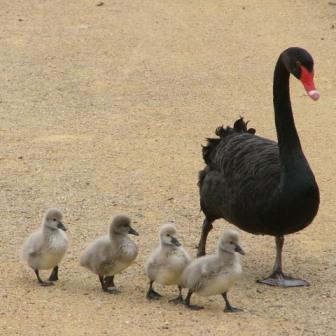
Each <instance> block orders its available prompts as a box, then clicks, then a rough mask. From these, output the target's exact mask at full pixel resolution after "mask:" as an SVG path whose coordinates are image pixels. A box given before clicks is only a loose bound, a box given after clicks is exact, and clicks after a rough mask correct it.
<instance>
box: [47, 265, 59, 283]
mask: <svg viewBox="0 0 336 336" xmlns="http://www.w3.org/2000/svg"><path fill="white" fill-rule="evenodd" d="M57 280H58V265H57V266H55V267H54V268H53V270H52V272H51V274H50V276H49V281H57Z"/></svg>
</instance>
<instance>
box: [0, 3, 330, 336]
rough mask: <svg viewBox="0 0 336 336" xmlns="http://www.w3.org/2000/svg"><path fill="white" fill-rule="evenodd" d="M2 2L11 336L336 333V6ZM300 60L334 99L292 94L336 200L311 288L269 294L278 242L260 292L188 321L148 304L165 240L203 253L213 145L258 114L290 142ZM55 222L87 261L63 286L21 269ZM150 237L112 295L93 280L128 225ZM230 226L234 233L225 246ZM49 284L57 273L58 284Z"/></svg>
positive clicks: (251, 248) (0, 309)
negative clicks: (202, 196)
mask: <svg viewBox="0 0 336 336" xmlns="http://www.w3.org/2000/svg"><path fill="white" fill-rule="evenodd" d="M104 2H105V4H104V5H103V6H100V7H98V6H96V4H97V3H99V1H98V0H95V1H92V0H81V1H66V0H54V1H47V0H45V1H43V0H30V1H28V0H18V1H10V0H2V1H1V4H0V25H1V30H0V72H1V76H0V78H1V80H0V118H1V124H0V135H1V143H0V167H1V176H0V186H1V193H0V204H1V235H0V243H1V254H0V260H1V266H0V281H1V287H0V298H1V306H0V334H1V335H49V336H52V335H63V336H67V335H105V334H108V335H133V334H136V335H158V334H163V335H175V334H180V335H234V336H236V335H258V336H262V335H336V324H335V311H336V302H335V300H336V299H335V294H336V293H335V278H336V269H335V266H336V262H335V240H336V219H335V215H336V211H335V199H336V191H335V179H334V172H335V167H336V159H335V147H336V140H335V133H336V128H335V124H336V113H335V112H336V93H335V85H336V77H335V73H336V66H335V56H336V28H334V29H333V28H332V25H334V27H335V26H336V6H334V5H332V4H329V3H328V1H322V0H320V1H294V0H293V1H289V0H288V1H261V0H253V1H252V0H251V1H240V0H239V1H219V0H213V1H212V0H209V1H196V0H195V1H187V0H179V1H166V0H158V1H149V0H123V1H120V0H118V1H112V0H105V1H104ZM289 46H301V47H304V48H306V49H308V50H309V51H310V52H311V54H312V55H313V56H314V59H315V63H316V84H317V87H318V89H319V90H320V92H321V99H320V101H318V102H313V101H312V100H310V99H309V98H307V97H306V94H305V92H304V90H303V88H302V86H301V84H300V83H299V82H297V81H296V80H293V79H292V85H291V86H292V100H293V109H294V112H295V120H296V125H297V128H298V131H299V134H300V137H301V142H302V145H303V148H304V151H305V154H306V156H307V158H308V159H309V161H310V163H311V166H312V168H313V170H314V172H315V174H316V178H317V180H318V183H319V185H320V190H321V206H320V211H319V213H318V216H317V217H316V219H315V221H314V223H313V224H312V225H311V226H310V227H308V228H307V229H305V230H304V231H302V232H300V233H298V234H295V235H291V236H289V237H288V239H287V241H286V244H285V252H284V261H285V270H287V271H288V272H289V273H292V274H295V275H297V276H302V277H305V278H306V279H307V280H308V281H310V282H311V287H310V288H297V289H289V290H288V289H287V290H284V289H278V288H270V287H265V286H262V285H258V284H256V283H255V279H257V278H259V277H262V276H263V275H265V274H267V272H268V271H270V269H271V267H272V264H273V258H274V242H273V239H272V238H271V237H266V236H264V237H262V236H260V237H259V236H253V235H250V234H247V233H245V232H242V233H241V238H242V246H243V247H244V249H245V250H246V252H247V254H246V256H245V257H244V259H243V264H244V277H243V279H242V281H241V282H240V283H239V284H238V285H237V286H236V287H235V288H234V289H233V290H232V292H231V293H230V299H231V302H232V304H234V305H236V306H238V307H241V308H244V312H243V313H240V314H224V313H223V312H222V309H223V302H222V298H221V297H213V298H210V299H208V298H200V297H196V296H195V298H194V302H195V303H198V304H203V305H204V306H205V309H204V310H203V311H199V312H193V311H188V310H187V309H186V308H184V307H181V306H177V307H176V306H174V305H172V304H170V303H168V300H169V299H171V298H173V297H174V295H175V288H158V290H159V291H160V292H161V293H162V294H164V295H165V297H164V298H163V299H162V301H161V302H153V303H148V302H147V301H146V299H145V292H146V289H147V279H146V277H145V275H144V270H143V264H144V261H145V258H146V256H147V255H148V254H149V252H150V250H151V249H152V248H153V247H154V246H155V245H156V244H157V235H158V233H157V232H158V227H159V225H160V224H162V223H164V222H167V221H174V222H175V223H176V226H177V228H178V230H179V233H180V236H181V238H182V239H181V240H182V241H183V242H184V245H185V246H186V248H187V249H188V251H189V252H190V253H191V254H192V255H195V250H194V247H195V245H196V243H197V241H198V238H199V234H200V227H201V223H202V220H203V216H202V214H201V213H200V212H199V197H198V189H197V185H196V182H197V173H198V171H199V170H200V169H201V168H202V167H203V161H202V157H201V144H204V143H205V142H204V139H205V138H206V137H208V136H212V135H213V134H214V130H215V128H216V127H217V126H219V125H221V124H225V125H227V124H232V123H233V121H234V120H235V119H236V118H237V117H238V116H239V115H243V116H245V117H246V118H247V119H249V120H251V123H250V125H251V127H255V128H256V129H257V133H258V134H260V135H263V136H265V137H270V138H272V139H275V136H276V135H275V128H274V119H273V112H272V111H273V107H272V76H273V68H274V64H275V61H276V58H277V57H278V55H279V53H280V52H281V51H282V50H283V49H285V48H287V47H289ZM51 206H57V207H59V208H61V209H62V210H63V211H64V222H65V223H66V224H68V226H69V231H68V233H69V236H70V239H71V247H70V249H69V253H68V254H67V256H66V258H65V259H64V261H63V263H62V264H61V266H60V281H59V282H58V283H57V285H56V286H54V287H53V288H51V287H48V288H42V287H40V286H38V285H37V282H36V279H35V277H34V274H33V272H32V271H31V270H30V269H28V268H27V267H26V266H25V265H24V264H23V263H22V262H21V261H20V258H19V255H20V249H21V246H22V243H23V241H24V239H25V238H26V237H27V235H28V234H29V233H30V232H32V231H33V230H35V229H36V228H37V227H38V226H39V224H40V221H41V216H42V214H43V212H44V211H45V210H46V209H47V208H48V207H51ZM119 212H126V213H128V214H129V215H130V216H131V217H132V219H133V223H134V227H135V228H136V229H137V230H138V231H139V232H140V234H141V236H139V237H137V238H136V240H137V242H138V243H139V246H140V255H139V257H138V259H137V263H136V264H135V265H133V267H131V268H129V269H128V270H127V271H125V272H124V273H123V274H121V275H120V276H117V277H116V284H117V285H118V287H119V288H120V290H121V291H122V292H121V294H120V295H118V296H111V295H108V294H105V293H103V292H102V291H101V290H100V287H99V283H98V280H97V279H96V277H95V276H94V275H93V274H90V273H88V272H86V271H85V270H84V269H82V268H81V267H80V266H79V264H78V256H79V254H80V252H81V251H82V249H83V248H84V247H85V246H86V245H87V244H88V242H89V241H91V240H92V239H94V238H96V237H97V236H99V235H101V234H102V233H105V231H106V227H107V224H108V222H109V221H110V219H111V217H112V216H113V215H114V214H117V213H119ZM228 226H229V225H228V224H227V223H225V222H224V221H218V222H216V224H215V229H214V230H213V232H211V234H210V237H209V241H208V251H209V252H211V251H213V250H214V248H215V244H216V241H217V238H218V236H219V234H220V233H221V232H222V231H223V229H224V227H228ZM46 276H47V273H43V277H46Z"/></svg>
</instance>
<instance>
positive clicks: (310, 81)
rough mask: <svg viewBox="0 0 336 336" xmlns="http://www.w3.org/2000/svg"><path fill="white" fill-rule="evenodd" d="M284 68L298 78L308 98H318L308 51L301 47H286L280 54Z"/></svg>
mask: <svg viewBox="0 0 336 336" xmlns="http://www.w3.org/2000/svg"><path fill="white" fill-rule="evenodd" d="M281 59H282V61H283V64H284V65H285V67H286V69H287V70H288V71H289V72H290V73H291V74H292V75H293V76H294V77H296V78H297V79H299V80H300V81H301V82H302V84H303V86H304V88H305V90H306V91H307V93H308V95H309V96H310V98H312V99H313V100H318V99H319V98H320V94H319V92H318V91H317V90H316V88H315V84H314V60H313V58H312V56H311V55H310V54H309V52H308V51H306V50H304V49H302V48H288V49H286V50H285V51H284V52H283V53H282V54H281Z"/></svg>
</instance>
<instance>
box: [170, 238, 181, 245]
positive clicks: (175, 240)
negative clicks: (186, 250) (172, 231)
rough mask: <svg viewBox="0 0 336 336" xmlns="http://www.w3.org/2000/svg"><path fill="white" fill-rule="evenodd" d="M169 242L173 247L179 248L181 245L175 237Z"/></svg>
mask: <svg viewBox="0 0 336 336" xmlns="http://www.w3.org/2000/svg"><path fill="white" fill-rule="evenodd" d="M171 241H172V243H173V244H174V245H175V246H181V243H180V242H179V241H178V240H177V239H176V238H175V237H172V239H171Z"/></svg>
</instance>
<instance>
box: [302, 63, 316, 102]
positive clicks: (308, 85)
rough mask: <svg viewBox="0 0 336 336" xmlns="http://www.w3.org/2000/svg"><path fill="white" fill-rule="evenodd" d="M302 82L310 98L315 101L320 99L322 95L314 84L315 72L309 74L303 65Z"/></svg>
mask: <svg viewBox="0 0 336 336" xmlns="http://www.w3.org/2000/svg"><path fill="white" fill-rule="evenodd" d="M300 80H301V82H302V84H303V86H304V88H305V90H306V91H307V93H308V96H309V97H310V98H311V99H313V100H318V99H319V98H320V93H319V92H318V91H317V90H316V88H315V84H314V70H313V71H312V72H309V71H308V70H307V69H306V68H305V67H304V66H302V65H301V77H300Z"/></svg>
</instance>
